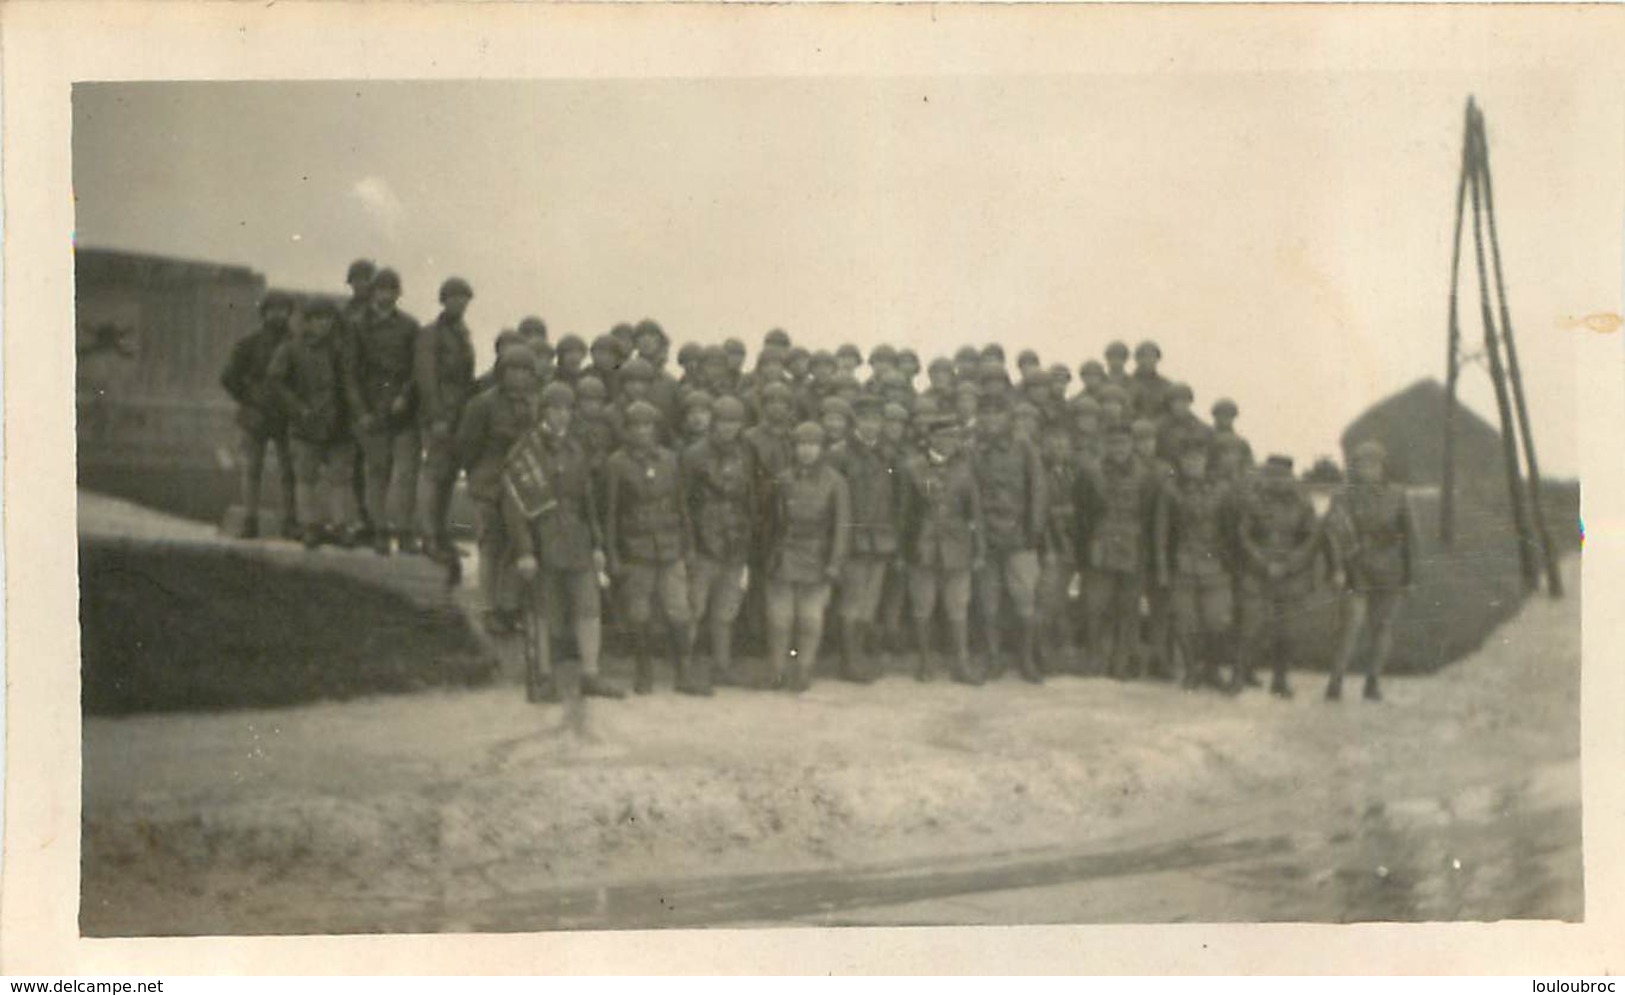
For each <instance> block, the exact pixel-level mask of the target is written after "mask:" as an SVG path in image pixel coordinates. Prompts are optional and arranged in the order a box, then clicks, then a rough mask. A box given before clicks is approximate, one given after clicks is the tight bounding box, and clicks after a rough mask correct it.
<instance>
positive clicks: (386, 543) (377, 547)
mask: <svg viewBox="0 0 1625 995" xmlns="http://www.w3.org/2000/svg"><path fill="white" fill-rule="evenodd" d="M372 551H373V552H374V553H377V554H378V555H379V556H388V555H389V554H390V553H391V552H393V551H394V546H393V545H392V544H391V542H390V538H389V530H388V529H383V528H380V529H374V530H373V533H372Z"/></svg>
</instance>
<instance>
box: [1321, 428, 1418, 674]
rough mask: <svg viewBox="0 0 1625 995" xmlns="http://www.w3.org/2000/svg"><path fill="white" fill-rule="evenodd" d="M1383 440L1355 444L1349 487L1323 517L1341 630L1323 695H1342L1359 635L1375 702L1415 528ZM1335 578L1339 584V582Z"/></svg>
mask: <svg viewBox="0 0 1625 995" xmlns="http://www.w3.org/2000/svg"><path fill="white" fill-rule="evenodd" d="M1387 462H1388V454H1387V451H1386V450H1384V449H1383V446H1382V443H1380V442H1376V441H1366V442H1362V443H1360V444H1359V445H1358V446H1356V447H1355V448H1354V456H1353V459H1352V460H1350V466H1349V469H1350V471H1351V476H1352V477H1353V480H1352V482H1351V483H1350V485H1349V487H1348V489H1347V490H1346V491H1345V492H1344V493H1342V494H1340V495H1338V496H1337V498H1336V499H1334V500H1333V502H1332V507H1331V510H1330V511H1329V512H1328V513H1327V516H1326V520H1327V523H1328V527H1329V530H1330V532H1331V538H1332V543H1331V547H1332V553H1333V556H1334V560H1333V562H1334V564H1335V566H1336V567H1337V568H1338V569H1335V570H1334V572H1333V583H1334V584H1336V585H1337V587H1338V588H1339V589H1340V591H1339V593H1340V594H1341V595H1342V597H1343V605H1344V608H1343V620H1342V621H1343V632H1342V640H1341V642H1340V645H1339V646H1338V650H1337V656H1336V657H1334V658H1333V662H1332V677H1331V681H1330V682H1329V683H1328V684H1327V685H1326V698H1327V699H1328V700H1330V701H1336V700H1338V699H1339V698H1341V697H1342V694H1343V674H1344V673H1346V672H1347V671H1348V669H1349V667H1350V666H1351V665H1352V664H1353V663H1354V659H1355V657H1356V656H1357V655H1358V654H1359V651H1360V649H1361V642H1362V641H1363V640H1369V649H1368V651H1367V652H1368V654H1369V655H1368V656H1367V657H1366V670H1365V698H1366V700H1368V701H1377V700H1380V699H1381V698H1382V692H1381V690H1380V689H1379V688H1378V686H1377V682H1378V679H1379V678H1380V677H1381V675H1382V668H1383V665H1384V664H1386V663H1387V662H1388V654H1389V652H1390V650H1392V648H1393V635H1394V619H1395V617H1396V616H1397V615H1398V614H1399V608H1400V606H1401V604H1402V603H1403V602H1404V597H1405V593H1406V592H1407V591H1409V590H1411V588H1412V586H1413V584H1414V583H1415V579H1416V529H1415V526H1414V525H1413V524H1412V521H1411V512H1410V504H1409V502H1407V501H1406V499H1405V490H1404V488H1403V487H1400V486H1399V485H1398V484H1394V483H1391V482H1390V481H1389V480H1388V471H1387ZM1339 582H1341V583H1339Z"/></svg>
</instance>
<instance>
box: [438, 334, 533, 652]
mask: <svg viewBox="0 0 1625 995" xmlns="http://www.w3.org/2000/svg"><path fill="white" fill-rule="evenodd" d="M510 364H512V365H520V366H527V367H529V368H530V369H531V370H532V371H533V372H534V370H535V359H534V355H533V354H532V353H531V352H530V350H529V349H527V348H525V347H524V346H514V347H512V348H511V349H510V350H509V351H507V352H505V353H504V354H503V355H502V356H501V357H499V358H498V360H497V371H498V374H499V380H500V373H501V371H502V370H503V369H504V368H505V367H506V366H508V365H510ZM536 400H537V399H536V396H535V395H534V394H533V393H530V392H528V391H527V392H525V393H520V394H515V393H512V392H510V391H509V390H508V389H505V388H504V387H503V386H502V385H501V383H500V382H499V383H498V384H497V386H495V387H491V388H489V389H487V390H484V391H481V392H480V393H479V394H478V395H477V396H475V398H474V399H473V400H472V401H469V402H468V405H467V407H465V408H464V410H463V416H462V419H461V420H460V422H459V423H458V426H457V436H456V455H457V459H458V462H460V463H461V464H462V465H463V466H466V467H467V468H468V496H469V499H470V501H472V502H473V506H474V537H475V543H476V544H477V546H478V548H479V554H480V578H479V579H480V592H481V594H483V595H484V598H485V606H486V610H487V612H489V613H490V614H488V615H487V616H486V618H487V625H488V626H490V627H491V628H492V629H493V630H494V631H496V632H497V633H498V634H501V633H504V632H506V631H509V630H511V629H512V627H513V623H514V621H515V618H516V616H517V613H518V611H519V608H520V592H519V589H518V584H517V580H516V578H515V576H514V574H513V572H512V564H513V560H514V559H515V555H516V554H515V553H514V547H513V545H512V544H513V542H514V540H515V535H514V534H513V533H512V532H511V530H510V529H509V528H508V527H507V522H508V520H507V519H506V518H505V517H504V515H503V511H502V501H503V480H502V473H503V468H504V467H505V466H506V464H507V461H508V454H509V453H510V452H511V451H512V450H513V448H514V446H515V445H516V444H517V443H518V442H519V440H520V439H522V438H524V437H525V436H526V435H528V434H529V433H530V432H531V429H532V428H534V427H535V425H536V423H537V419H538V418H539V417H540V411H539V410H538V409H537V404H536Z"/></svg>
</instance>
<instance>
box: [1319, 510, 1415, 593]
mask: <svg viewBox="0 0 1625 995" xmlns="http://www.w3.org/2000/svg"><path fill="white" fill-rule="evenodd" d="M1326 521H1327V526H1328V529H1329V531H1330V534H1331V539H1332V544H1333V547H1334V549H1333V553H1334V555H1335V556H1336V557H1337V562H1339V563H1341V564H1342V566H1343V569H1344V571H1345V572H1346V573H1347V575H1348V584H1349V586H1350V587H1351V588H1353V589H1354V590H1356V591H1370V590H1375V589H1382V588H1395V587H1406V586H1409V585H1410V584H1411V582H1412V581H1413V579H1414V573H1415V569H1416V528H1415V525H1414V524H1413V522H1412V520H1411V509H1410V502H1409V501H1407V500H1406V498H1405V489H1404V488H1403V487H1400V486H1399V485H1397V484H1382V485H1379V486H1377V487H1370V486H1364V485H1361V484H1352V485H1350V486H1349V488H1348V489H1347V490H1346V491H1344V492H1343V493H1341V494H1339V495H1338V496H1337V497H1336V498H1334V499H1333V500H1332V507H1331V510H1330V511H1328V512H1327V514H1326Z"/></svg>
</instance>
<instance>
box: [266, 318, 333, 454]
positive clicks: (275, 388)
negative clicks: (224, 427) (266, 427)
mask: <svg viewBox="0 0 1625 995" xmlns="http://www.w3.org/2000/svg"><path fill="white" fill-rule="evenodd" d="M267 378H268V380H269V383H270V386H271V391H272V393H273V394H274V395H275V397H276V399H277V406H278V407H279V408H280V409H281V410H282V411H283V412H285V413H286V415H287V418H288V432H289V434H290V435H292V436H293V437H294V438H296V439H302V440H304V441H306V442H313V443H318V444H326V443H329V442H337V441H340V440H342V439H346V438H348V437H349V435H350V424H349V407H350V404H351V400H352V399H351V398H350V397H349V389H350V384H351V383H352V382H353V381H352V379H351V376H350V361H349V357H348V355H347V354H346V351H345V349H344V343H343V341H342V339H341V338H340V331H339V329H337V328H335V329H333V331H331V332H329V333H328V334H327V335H326V336H325V337H324V338H323V339H322V340H321V341H320V342H313V341H311V340H310V339H309V338H308V337H306V336H297V337H295V336H289V337H287V338H285V339H284V340H283V342H282V344H281V345H280V346H278V347H277V350H276V352H275V353H274V354H273V355H272V356H271V364H270V367H269V369H268V370H267Z"/></svg>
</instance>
